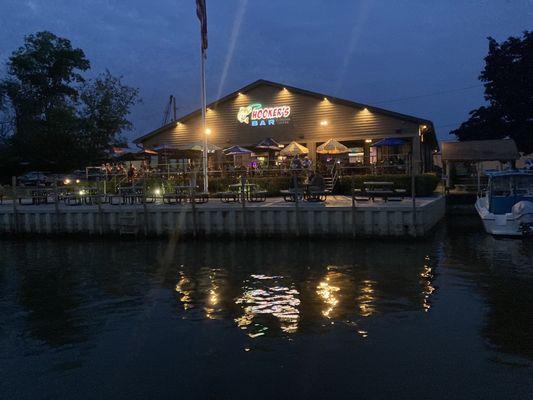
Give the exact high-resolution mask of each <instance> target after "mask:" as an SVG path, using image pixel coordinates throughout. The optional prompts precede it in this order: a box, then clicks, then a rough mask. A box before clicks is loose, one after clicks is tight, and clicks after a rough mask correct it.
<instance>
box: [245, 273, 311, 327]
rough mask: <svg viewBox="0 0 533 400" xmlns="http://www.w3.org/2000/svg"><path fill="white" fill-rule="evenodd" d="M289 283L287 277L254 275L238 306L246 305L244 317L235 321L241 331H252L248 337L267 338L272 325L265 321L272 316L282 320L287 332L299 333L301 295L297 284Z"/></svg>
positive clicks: (247, 282) (280, 322) (246, 286)
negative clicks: (296, 286)
mask: <svg viewBox="0 0 533 400" xmlns="http://www.w3.org/2000/svg"><path fill="white" fill-rule="evenodd" d="M285 281H286V279H284V277H283V276H268V275H251V276H250V278H249V279H247V280H246V281H245V282H244V287H243V294H242V296H241V297H239V298H237V299H236V300H235V304H239V305H242V308H243V314H242V315H241V316H239V317H237V318H235V322H236V323H237V326H239V328H241V329H244V330H247V331H248V336H250V337H259V336H262V335H264V334H265V333H266V331H267V330H268V325H267V324H266V323H263V319H268V317H269V316H272V317H275V318H276V319H277V320H278V321H279V324H280V329H281V330H282V331H283V332H286V333H293V332H296V331H297V330H298V321H299V319H300V314H299V311H298V306H299V305H300V299H299V298H298V295H299V292H298V290H296V289H295V288H294V285H293V284H291V283H286V282H285ZM262 317H266V318H262ZM254 322H255V323H254Z"/></svg>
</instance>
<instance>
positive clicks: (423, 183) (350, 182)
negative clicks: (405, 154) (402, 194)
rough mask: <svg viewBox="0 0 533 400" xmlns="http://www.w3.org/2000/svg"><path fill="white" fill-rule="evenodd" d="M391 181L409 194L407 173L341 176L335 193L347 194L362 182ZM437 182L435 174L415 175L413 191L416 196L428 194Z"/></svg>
mask: <svg viewBox="0 0 533 400" xmlns="http://www.w3.org/2000/svg"><path fill="white" fill-rule="evenodd" d="M369 181H375V182H393V183H394V187H395V188H398V189H405V190H406V191H407V195H408V196H410V195H411V176H409V175H398V174H394V175H392V174H391V175H354V176H343V177H341V178H340V179H339V182H338V183H337V186H336V193H339V194H344V195H349V194H350V192H351V189H352V188H354V187H356V188H360V187H362V186H363V183H364V182H369ZM438 183H439V177H438V176H437V175H435V174H422V175H417V176H416V178H415V193H416V195H417V196H430V195H431V194H433V192H434V191H435V189H436V188H437V185H438Z"/></svg>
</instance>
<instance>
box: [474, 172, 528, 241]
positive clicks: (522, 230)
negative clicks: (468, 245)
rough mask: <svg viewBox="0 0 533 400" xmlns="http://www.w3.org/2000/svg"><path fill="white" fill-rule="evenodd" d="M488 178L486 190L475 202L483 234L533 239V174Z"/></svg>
mask: <svg viewBox="0 0 533 400" xmlns="http://www.w3.org/2000/svg"><path fill="white" fill-rule="evenodd" d="M487 175H488V177H489V185H488V188H487V190H486V192H485V193H483V194H482V195H481V196H479V197H478V199H477V201H476V210H477V212H478V214H479V216H480V217H481V220H482V221H483V226H484V227H485V230H486V231H487V232H488V233H490V234H492V235H495V236H529V235H533V171H528V170H508V171H501V172H492V173H488V174H487Z"/></svg>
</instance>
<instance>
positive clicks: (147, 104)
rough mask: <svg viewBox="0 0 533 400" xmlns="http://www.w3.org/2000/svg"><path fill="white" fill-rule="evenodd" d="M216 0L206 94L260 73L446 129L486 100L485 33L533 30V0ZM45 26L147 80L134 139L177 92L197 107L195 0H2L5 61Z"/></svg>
mask: <svg viewBox="0 0 533 400" xmlns="http://www.w3.org/2000/svg"><path fill="white" fill-rule="evenodd" d="M206 2H207V10H208V30H209V49H208V60H207V96H208V101H212V100H215V99H217V98H218V97H220V96H222V95H224V94H227V93H229V92H232V91H234V90H237V89H238V88H240V87H242V86H244V85H247V84H248V83H250V82H252V81H255V80H257V79H261V78H262V79H267V80H272V81H277V82H281V83H285V84H287V85H290V86H296V87H300V88H303V89H307V90H311V91H317V92H323V93H326V94H329V95H334V96H337V97H342V98H346V99H350V100H354V101H358V102H362V103H368V104H371V105H375V106H379V107H382V108H387V109H390V110H393V111H398V112H402V113H407V114H411V115H415V116H418V117H422V118H427V119H430V120H432V121H433V122H434V123H435V126H436V129H437V133H438V135H439V137H440V138H441V139H449V135H448V132H449V131H450V130H451V129H454V128H455V127H457V126H458V124H459V123H460V122H461V121H463V120H464V119H466V118H467V115H468V112H469V111H470V110H471V109H473V108H476V107H478V106H480V105H481V104H482V102H483V88H482V87H481V83H480V82H479V81H478V79H477V77H478V75H479V72H480V70H481V69H482V67H483V57H484V56H485V54H486V52H487V40H486V38H487V36H493V37H494V38H496V39H497V40H498V41H501V40H504V39H506V38H507V37H508V36H510V35H514V36H516V35H520V34H521V32H522V31H524V30H532V29H533V0H506V1H505V0H432V1H424V0H346V1H343V0H338V1H336V0H322V1H320V0H305V1H297V0H291V1H289V0H206ZM40 30H49V31H52V32H53V33H55V34H57V35H59V36H63V37H66V38H68V39H70V40H71V41H72V43H73V46H75V47H80V48H82V49H83V50H84V51H85V53H86V56H87V57H88V58H89V60H90V61H91V63H92V70H91V74H93V75H94V74H96V73H98V72H102V71H103V70H105V69H106V68H107V69H109V70H110V71H111V73H113V74H115V75H122V76H123V78H124V81H125V82H126V83H127V84H129V85H131V86H134V87H137V88H139V90H140V95H141V97H142V103H141V104H139V105H137V106H136V107H135V108H134V109H133V112H132V115H131V119H132V121H133V122H134V124H135V129H134V132H131V133H129V134H128V138H130V139H132V138H134V137H136V136H139V135H141V134H144V133H146V132H148V131H150V130H151V129H154V128H157V127H159V126H160V125H161V122H162V117H163V111H164V108H165V104H166V102H167V100H168V96H169V95H170V94H174V95H175V96H176V98H177V105H178V107H179V110H178V114H180V115H181V114H186V113H188V112H190V111H192V110H194V109H196V108H198V107H199V104H200V95H199V93H200V73H199V61H200V57H199V46H200V38H199V24H198V20H197V18H196V14H195V1H194V0H157V1H146V0H83V1H81V0H1V3H0V61H1V62H2V64H5V61H6V60H7V57H8V56H9V55H10V53H11V52H12V51H13V50H15V49H16V48H18V47H19V46H20V45H22V43H23V37H24V36H25V35H27V34H29V33H33V32H36V31H40ZM2 72H5V67H3V68H2ZM428 94H434V95H431V96H426V95H428Z"/></svg>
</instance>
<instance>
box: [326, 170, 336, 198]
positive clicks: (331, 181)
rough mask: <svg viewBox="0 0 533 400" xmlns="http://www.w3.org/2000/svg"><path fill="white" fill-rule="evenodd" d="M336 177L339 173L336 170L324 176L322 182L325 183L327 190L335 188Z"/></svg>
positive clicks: (330, 191) (331, 190)
mask: <svg viewBox="0 0 533 400" xmlns="http://www.w3.org/2000/svg"><path fill="white" fill-rule="evenodd" d="M338 179H339V174H338V172H337V171H336V170H335V171H334V172H333V173H332V174H331V175H326V176H324V183H325V184H326V191H327V192H329V193H333V189H335V185H336V184H337V180H338Z"/></svg>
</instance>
